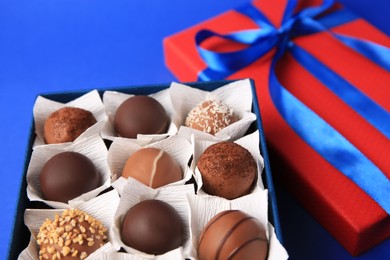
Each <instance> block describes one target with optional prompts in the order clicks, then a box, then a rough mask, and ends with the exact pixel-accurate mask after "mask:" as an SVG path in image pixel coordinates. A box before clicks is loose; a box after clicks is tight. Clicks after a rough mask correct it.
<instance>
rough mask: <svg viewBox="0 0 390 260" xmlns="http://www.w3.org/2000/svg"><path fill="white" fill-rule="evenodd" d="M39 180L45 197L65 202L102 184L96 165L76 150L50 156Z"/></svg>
mask: <svg viewBox="0 0 390 260" xmlns="http://www.w3.org/2000/svg"><path fill="white" fill-rule="evenodd" d="M39 180H40V185H41V191H42V195H43V197H44V198H45V199H47V200H52V201H60V202H64V203H67V202H68V200H71V199H74V198H75V197H77V196H80V195H81V194H83V193H86V192H88V191H91V190H93V189H95V188H97V187H99V185H100V176H99V173H98V171H97V170H96V168H95V165H94V164H93V163H92V161H91V160H90V159H89V158H88V157H86V156H85V155H83V154H80V153H76V152H63V153H59V154H57V155H55V156H53V157H52V158H50V159H49V160H48V161H47V162H46V164H45V165H44V167H43V169H42V171H41V174H40V177H39Z"/></svg>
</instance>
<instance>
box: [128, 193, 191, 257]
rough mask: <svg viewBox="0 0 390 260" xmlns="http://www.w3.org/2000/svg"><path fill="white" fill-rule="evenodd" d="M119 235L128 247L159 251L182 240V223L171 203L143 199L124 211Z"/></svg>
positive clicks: (153, 252) (148, 252)
mask: <svg viewBox="0 0 390 260" xmlns="http://www.w3.org/2000/svg"><path fill="white" fill-rule="evenodd" d="M121 237H122V241H123V243H125V244H126V245H127V246H129V247H132V248H134V249H137V250H139V251H142V252H144V253H147V254H153V255H161V254H164V253H166V252H168V251H171V250H173V249H175V248H178V247H179V246H181V245H182V244H183V242H184V225H183V222H182V220H181V218H180V216H179V214H178V213H177V211H176V210H175V209H174V208H173V207H172V206H171V205H169V204H167V203H165V202H163V201H160V200H144V201H141V202H140V203H138V204H136V205H135V206H133V207H132V208H130V209H129V211H128V212H127V213H126V215H125V217H124V218H123V221H122V226H121Z"/></svg>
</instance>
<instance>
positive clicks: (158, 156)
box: [122, 147, 183, 188]
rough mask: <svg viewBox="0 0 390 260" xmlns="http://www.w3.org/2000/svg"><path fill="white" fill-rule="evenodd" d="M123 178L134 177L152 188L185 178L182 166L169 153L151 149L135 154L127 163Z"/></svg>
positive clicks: (144, 149)
mask: <svg viewBox="0 0 390 260" xmlns="http://www.w3.org/2000/svg"><path fill="white" fill-rule="evenodd" d="M122 176H123V177H125V178H128V177H132V178H134V179H136V180H138V181H140V182H142V183H143V184H145V185H148V186H149V187H152V188H158V187H161V186H164V185H167V184H169V183H172V182H176V181H179V180H181V179H182V178H183V174H182V172H181V169H180V166H179V165H178V164H177V162H176V161H175V160H174V159H173V158H172V157H171V156H170V155H169V154H168V153H167V152H164V151H163V150H160V149H157V148H151V147H149V148H143V149H141V150H138V151H137V152H135V153H133V154H132V155H131V156H130V157H129V158H128V159H127V161H126V164H125V167H124V168H123V171H122Z"/></svg>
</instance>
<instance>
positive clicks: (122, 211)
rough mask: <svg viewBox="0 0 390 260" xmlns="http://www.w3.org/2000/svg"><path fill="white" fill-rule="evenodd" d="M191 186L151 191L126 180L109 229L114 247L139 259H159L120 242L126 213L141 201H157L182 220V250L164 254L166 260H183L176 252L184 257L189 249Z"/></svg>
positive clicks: (130, 180)
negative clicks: (184, 239)
mask: <svg viewBox="0 0 390 260" xmlns="http://www.w3.org/2000/svg"><path fill="white" fill-rule="evenodd" d="M193 193H194V187H193V185H181V186H165V187H161V188H160V189H152V188H149V187H147V186H145V185H139V183H138V182H136V181H135V180H133V179H128V180H127V184H126V187H125V188H124V189H123V193H122V196H121V199H120V202H119V206H118V209H117V211H116V213H115V220H114V225H113V226H112V228H111V229H110V234H111V237H112V240H113V245H114V246H115V247H122V248H124V249H125V250H126V252H127V253H129V254H133V255H137V256H138V257H142V258H141V259H160V258H156V257H157V256H154V255H150V254H146V253H143V252H140V251H138V250H136V249H134V248H131V247H128V246H127V245H125V244H124V243H123V242H122V240H121V235H120V227H121V223H122V220H123V218H124V216H125V215H126V213H127V211H128V210H129V209H130V208H131V207H133V206H134V205H136V204H138V203H139V202H141V201H144V200H148V199H157V200H161V201H164V202H167V203H168V204H169V205H171V206H172V207H174V208H175V209H176V211H177V212H178V213H179V215H180V217H181V219H182V220H183V224H184V229H185V237H186V242H185V243H184V245H183V249H180V248H178V249H175V250H172V251H169V252H167V253H165V254H164V255H165V256H166V257H167V258H166V259H183V258H182V257H179V258H178V256H179V255H180V254H178V252H177V250H183V251H184V255H186V254H188V253H189V251H190V249H191V238H190V233H189V223H188V220H189V206H188V202H187V194H193Z"/></svg>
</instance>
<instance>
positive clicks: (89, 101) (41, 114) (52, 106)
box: [33, 90, 107, 147]
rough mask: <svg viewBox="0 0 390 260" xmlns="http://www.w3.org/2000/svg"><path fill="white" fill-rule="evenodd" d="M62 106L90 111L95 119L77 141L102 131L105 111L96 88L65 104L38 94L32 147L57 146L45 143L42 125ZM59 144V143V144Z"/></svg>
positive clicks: (105, 116)
mask: <svg viewBox="0 0 390 260" xmlns="http://www.w3.org/2000/svg"><path fill="white" fill-rule="evenodd" d="M63 107H78V108H82V109H85V110H88V111H90V112H91V113H92V114H93V116H94V117H95V119H96V121H97V122H96V123H95V124H94V125H93V126H91V127H89V128H88V129H87V130H85V131H84V132H83V133H82V134H81V135H80V136H79V137H78V138H77V139H76V140H75V141H73V142H78V141H80V140H83V139H85V138H88V137H90V136H92V135H96V134H100V132H101V131H102V129H103V127H104V125H105V124H106V122H107V115H106V111H105V109H104V106H103V102H102V100H101V98H100V96H99V93H98V91H97V90H93V91H90V92H88V93H87V94H85V95H83V96H81V97H79V98H77V99H75V100H73V101H70V102H68V103H66V104H63V103H60V102H56V101H53V100H49V99H47V98H44V97H42V96H39V97H38V98H37V100H36V101H35V104H34V110H33V111H34V121H35V133H36V135H37V136H36V139H35V142H34V145H33V147H36V146H41V145H50V146H57V145H58V144H45V141H44V125H45V121H46V119H47V118H48V117H49V116H50V114H52V113H53V112H55V111H57V110H59V109H61V108H63ZM71 143H72V142H69V143H65V144H68V145H69V144H71ZM60 145H61V144H60Z"/></svg>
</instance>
